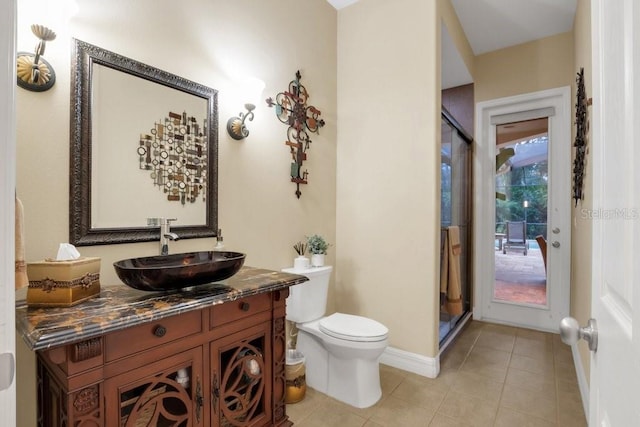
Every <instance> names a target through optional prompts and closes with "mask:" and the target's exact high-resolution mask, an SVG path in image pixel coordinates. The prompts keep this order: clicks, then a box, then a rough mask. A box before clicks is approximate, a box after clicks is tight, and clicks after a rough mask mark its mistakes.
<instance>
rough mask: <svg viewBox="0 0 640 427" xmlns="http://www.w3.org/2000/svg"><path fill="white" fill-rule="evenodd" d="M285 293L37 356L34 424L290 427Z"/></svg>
mask: <svg viewBox="0 0 640 427" xmlns="http://www.w3.org/2000/svg"><path fill="white" fill-rule="evenodd" d="M288 293H289V291H288V288H284V289H280V290H276V291H271V292H266V293H262V294H257V295H252V296H249V297H245V298H242V299H238V300H235V301H229V302H225V303H224V304H219V305H214V306H210V307H206V308H202V309H199V310H194V311H189V312H185V313H182V314H179V315H176V316H172V317H167V318H164V319H160V320H156V321H153V322H149V323H144V324H140V325H137V326H132V327H129V328H126V329H121V330H118V331H115V332H112V333H109V334H105V335H102V336H99V337H95V338H91V339H89V340H85V341H82V342H78V343H74V344H68V345H65V346H61V347H56V348H53V349H49V350H41V351H38V386H39V391H38V411H39V414H38V425H39V426H42V427H44V426H47V427H48V426H65V427H66V426H69V427H71V426H73V427H80V426H104V427H112V426H123V427H139V426H194V427H196V426H197V427H200V426H202V427H206V426H216V427H217V426H224V427H228V426H238V427H239V426H242V427H244V426H247V427H249V426H250V427H254V426H255V427H258V426H290V425H291V424H292V423H291V422H290V421H288V418H287V416H286V410H285V404H284V394H285V342H286V341H285V328H284V323H285V299H286V297H287V295H288Z"/></svg>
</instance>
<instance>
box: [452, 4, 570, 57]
mask: <svg viewBox="0 0 640 427" xmlns="http://www.w3.org/2000/svg"><path fill="white" fill-rule="evenodd" d="M451 3H452V4H453V7H454V8H455V10H456V14H457V15H458V19H459V20H460V23H461V24H462V28H463V29H464V32H465V34H466V36H467V40H469V44H471V49H473V53H474V54H476V55H480V54H482V53H487V52H491V51H494V50H498V49H502V48H505V47H509V46H515V45H518V44H521V43H526V42H529V41H532V40H538V39H541V38H544V37H549V36H552V35H555V34H560V33H564V32H567V31H570V30H571V28H573V18H574V16H575V14H576V7H577V0H451Z"/></svg>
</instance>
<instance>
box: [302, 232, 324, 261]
mask: <svg viewBox="0 0 640 427" xmlns="http://www.w3.org/2000/svg"><path fill="white" fill-rule="evenodd" d="M307 246H308V247H309V252H310V253H311V266H313V267H322V266H323V265H324V256H325V255H326V254H327V249H328V248H329V244H328V243H327V241H326V240H324V238H323V237H322V236H319V235H317V234H314V235H313V236H309V237H307Z"/></svg>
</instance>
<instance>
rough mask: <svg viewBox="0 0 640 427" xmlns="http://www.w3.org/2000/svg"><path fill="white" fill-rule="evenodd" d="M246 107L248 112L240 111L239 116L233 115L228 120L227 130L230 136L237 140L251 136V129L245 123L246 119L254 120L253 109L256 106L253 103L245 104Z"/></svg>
mask: <svg viewBox="0 0 640 427" xmlns="http://www.w3.org/2000/svg"><path fill="white" fill-rule="evenodd" d="M244 108H246V109H247V112H246V113H243V112H240V114H238V117H231V118H230V119H229V121H227V132H228V133H229V136H230V137H231V138H233V139H235V140H236V141H240V140H242V139H245V138H246V137H247V136H249V129H247V126H246V125H245V123H244V122H245V121H246V120H249V121H251V120H253V115H254V114H253V110H254V109H255V108H256V106H255V105H253V104H244Z"/></svg>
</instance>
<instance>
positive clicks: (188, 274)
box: [113, 251, 245, 291]
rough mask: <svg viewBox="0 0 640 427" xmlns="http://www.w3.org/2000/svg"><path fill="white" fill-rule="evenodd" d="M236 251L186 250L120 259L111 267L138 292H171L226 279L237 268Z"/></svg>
mask: <svg viewBox="0 0 640 427" xmlns="http://www.w3.org/2000/svg"><path fill="white" fill-rule="evenodd" d="M244 259H245V254H243V253H240V252H218V251H208V252H207V251H204V252H187V253H181V254H171V255H159V256H149V257H142V258H131V259H123V260H121V261H117V262H114V263H113V267H114V268H115V270H116V273H117V274H118V277H119V278H120V280H122V281H123V282H124V283H125V284H126V285H127V286H130V287H132V288H134V289H139V290H141V291H171V290H176V289H182V288H187V287H190V286H197V285H203V284H206V283H213V282H219V281H221V280H224V279H227V278H229V277H231V276H233V275H234V274H236V273H237V272H238V270H240V268H241V267H242V265H243V264H244Z"/></svg>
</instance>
